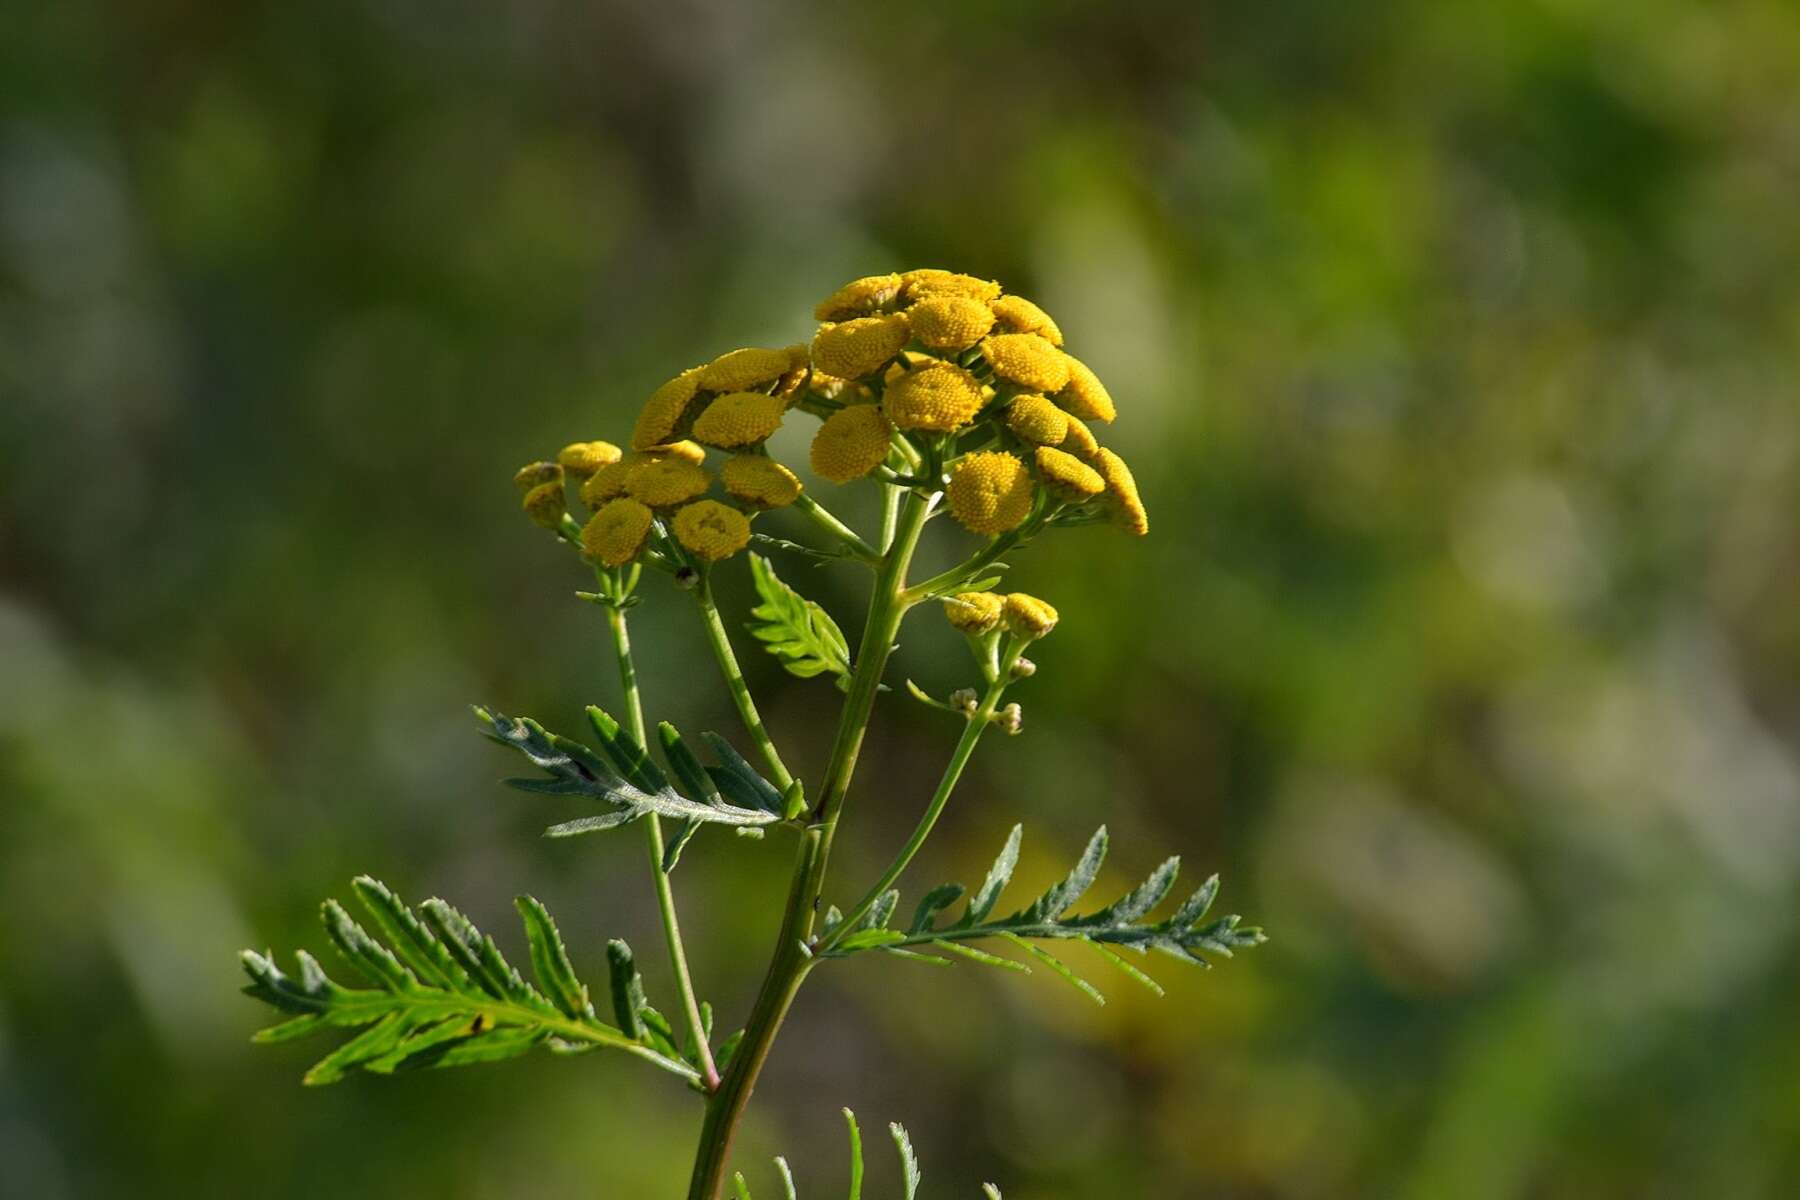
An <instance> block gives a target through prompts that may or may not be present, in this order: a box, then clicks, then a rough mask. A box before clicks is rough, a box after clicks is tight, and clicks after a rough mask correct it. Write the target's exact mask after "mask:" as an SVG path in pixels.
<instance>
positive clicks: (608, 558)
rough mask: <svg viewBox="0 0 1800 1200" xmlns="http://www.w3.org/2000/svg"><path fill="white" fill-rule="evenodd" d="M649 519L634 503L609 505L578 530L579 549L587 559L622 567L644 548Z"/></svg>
mask: <svg viewBox="0 0 1800 1200" xmlns="http://www.w3.org/2000/svg"><path fill="white" fill-rule="evenodd" d="M653 516H654V514H653V513H651V511H650V510H649V509H648V508H646V507H644V506H643V505H642V504H640V503H638V502H637V501H636V500H630V499H621V500H612V501H609V502H607V503H606V504H605V505H604V506H603V507H602V508H601V509H600V511H599V512H597V513H595V514H594V515H593V516H592V517H591V518H589V520H588V523H587V524H586V525H584V526H582V528H581V548H582V549H583V550H585V551H587V555H588V557H589V558H593V559H598V560H599V561H600V562H602V563H605V564H606V565H607V566H609V567H622V566H624V565H625V564H626V563H628V562H630V561H631V560H632V559H634V558H636V557H637V556H638V552H639V551H641V550H642V549H643V548H644V539H645V538H647V537H649V536H650V522H651V520H652V518H653Z"/></svg>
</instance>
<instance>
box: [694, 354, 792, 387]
mask: <svg viewBox="0 0 1800 1200" xmlns="http://www.w3.org/2000/svg"><path fill="white" fill-rule="evenodd" d="M791 366H792V364H791V363H790V362H789V361H788V352H787V351H786V350H765V349H763V348H761V347H759V346H748V347H745V348H744V349H742V350H732V351H730V352H729V353H726V354H721V355H719V357H717V358H715V359H713V360H712V361H711V362H709V363H707V364H706V365H705V366H704V367H702V368H701V369H700V386H701V387H703V388H705V389H707V390H708V391H712V392H741V391H743V390H744V389H745V388H753V387H755V386H756V385H758V384H766V383H770V382H772V381H774V380H776V379H779V378H780V377H781V376H783V375H785V374H787V372H788V370H789V369H790V368H791Z"/></svg>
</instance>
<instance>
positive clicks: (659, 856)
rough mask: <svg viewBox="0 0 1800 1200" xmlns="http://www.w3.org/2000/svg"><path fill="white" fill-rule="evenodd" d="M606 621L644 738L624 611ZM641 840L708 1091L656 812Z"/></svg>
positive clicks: (706, 1051)
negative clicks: (648, 860)
mask: <svg viewBox="0 0 1800 1200" xmlns="http://www.w3.org/2000/svg"><path fill="white" fill-rule="evenodd" d="M606 621H607V624H608V626H610V627H611V629H612V638H613V648H614V649H615V650H616V651H617V652H618V655H619V685H620V687H622V688H623V689H624V692H625V727H626V728H627V729H629V730H630V731H631V736H632V737H634V738H636V739H637V744H638V745H639V746H646V745H648V744H649V743H647V742H646V741H645V740H644V702H643V698H642V697H641V696H640V695H639V694H638V685H637V668H636V666H634V665H633V663H632V658H631V634H630V632H629V631H628V630H627V629H626V628H625V611H624V609H622V608H619V607H617V606H611V605H609V606H608V607H607V610H606ZM644 840H645V843H646V847H647V849H648V850H649V852H650V876H651V878H652V879H653V880H654V881H655V883H656V905H657V908H659V909H660V910H661V911H662V927H663V941H664V942H665V943H667V945H668V948H669V965H670V966H671V967H672V968H674V971H675V991H676V994H677V996H678V997H679V998H680V1000H681V1011H682V1015H683V1016H685V1017H686V1018H687V1023H688V1032H689V1033H690V1034H691V1035H692V1036H693V1040H694V1045H695V1046H696V1047H697V1048H698V1050H699V1054H700V1081H701V1083H702V1084H703V1085H704V1086H705V1088H706V1090H707V1091H709V1092H710V1091H713V1090H715V1089H716V1088H717V1087H718V1086H719V1069H718V1067H717V1066H715V1065H714V1063H713V1056H712V1046H711V1045H710V1044H709V1043H708V1040H707V1036H706V1025H705V1023H704V1022H703V1021H702V1020H701V1019H700V1005H699V1003H698V1002H697V1001H696V1000H695V998H694V979H693V975H692V974H691V973H690V972H689V971H688V961H687V950H686V949H685V948H684V947H683V946H682V943H681V922H680V920H679V919H678V918H677V917H676V915H675V890H674V888H672V887H671V886H670V885H669V873H668V872H667V871H665V870H663V833H662V821H661V820H660V819H659V818H658V817H657V815H656V814H655V813H651V814H649V815H648V816H646V817H645V818H644Z"/></svg>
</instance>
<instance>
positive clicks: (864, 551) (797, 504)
mask: <svg viewBox="0 0 1800 1200" xmlns="http://www.w3.org/2000/svg"><path fill="white" fill-rule="evenodd" d="M794 509H795V510H796V511H797V512H799V513H800V514H801V515H802V516H804V517H806V518H807V519H808V520H810V521H811V522H812V523H813V524H815V525H817V526H818V527H819V528H820V529H822V530H824V531H825V532H826V533H827V534H829V535H830V536H831V537H834V538H836V539H837V540H838V541H840V542H842V543H843V544H844V545H845V546H846V547H848V548H849V550H850V553H852V554H854V555H855V556H856V557H857V558H860V559H861V560H862V561H864V562H866V563H879V562H880V561H881V552H880V551H879V550H877V549H875V547H873V546H871V545H869V543H867V542H865V541H863V539H862V535H861V534H859V533H857V532H856V530H854V529H852V528H850V527H849V526H848V525H846V524H844V523H843V522H842V521H840V520H838V518H837V517H836V515H834V514H833V513H832V512H831V511H830V510H829V509H827V508H826V507H825V506H824V505H823V504H820V503H819V502H818V501H817V500H814V499H813V498H812V497H811V496H808V495H807V494H806V493H804V492H802V493H801V494H800V496H799V497H798V498H797V499H796V500H795V501H794Z"/></svg>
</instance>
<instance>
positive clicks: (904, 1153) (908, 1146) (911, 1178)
mask: <svg viewBox="0 0 1800 1200" xmlns="http://www.w3.org/2000/svg"><path fill="white" fill-rule="evenodd" d="M844 1124H845V1125H846V1126H847V1127H848V1128H849V1131H850V1190H849V1192H848V1193H847V1200H862V1185H863V1147H862V1131H861V1130H860V1129H858V1128H857V1127H856V1114H855V1113H853V1112H851V1111H850V1110H849V1109H847V1108H846V1109H845V1110H844ZM888 1134H889V1136H891V1137H892V1138H893V1139H894V1148H895V1149H896V1150H898V1151H899V1152H900V1187H901V1196H902V1197H903V1198H904V1200H917V1196H918V1193H919V1180H920V1178H921V1177H922V1174H921V1172H920V1170H919V1159H918V1156H917V1155H915V1154H914V1153H913V1147H912V1138H911V1137H909V1136H907V1132H906V1126H904V1125H902V1124H900V1123H899V1122H898V1121H895V1122H892V1123H890V1124H889V1125H888ZM775 1171H776V1174H777V1175H779V1176H780V1178H781V1195H782V1200H799V1194H798V1193H797V1192H796V1191H795V1189H794V1173H793V1171H791V1170H789V1169H788V1163H787V1159H785V1158H781V1157H779V1156H777V1157H776V1159H775ZM731 1183H732V1189H733V1191H734V1192H735V1193H736V1195H737V1196H738V1198H739V1200H753V1197H752V1195H751V1192H750V1183H749V1181H748V1180H747V1179H745V1178H744V1173H743V1172H742V1171H738V1172H735V1173H733V1175H732V1177H731ZM981 1194H982V1196H983V1197H985V1200H1002V1198H1001V1195H1000V1189H999V1188H997V1187H995V1186H994V1185H993V1184H991V1183H984V1184H982V1185H981Z"/></svg>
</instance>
